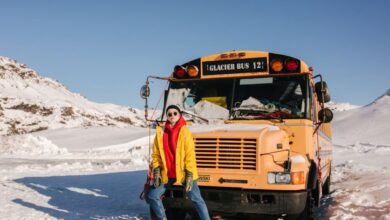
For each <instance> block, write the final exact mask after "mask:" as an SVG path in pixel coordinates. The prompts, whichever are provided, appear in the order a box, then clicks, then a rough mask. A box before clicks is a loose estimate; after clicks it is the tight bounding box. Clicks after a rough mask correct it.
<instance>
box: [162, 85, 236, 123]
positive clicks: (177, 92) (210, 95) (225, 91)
mask: <svg viewBox="0 0 390 220" xmlns="http://www.w3.org/2000/svg"><path fill="white" fill-rule="evenodd" d="M232 87H233V79H218V80H202V81H192V82H172V83H171V84H170V88H169V91H168V98H167V104H166V106H169V105H171V104H175V105H178V106H180V107H181V108H182V109H183V110H184V111H186V112H189V113H192V114H195V115H198V116H200V117H203V118H206V119H228V118H229V108H230V103H231V97H232Z"/></svg>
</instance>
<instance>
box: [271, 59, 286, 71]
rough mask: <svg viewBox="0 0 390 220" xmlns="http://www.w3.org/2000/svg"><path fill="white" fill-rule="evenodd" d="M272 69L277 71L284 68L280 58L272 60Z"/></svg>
mask: <svg viewBox="0 0 390 220" xmlns="http://www.w3.org/2000/svg"><path fill="white" fill-rule="evenodd" d="M271 69H272V70H273V71H275V72H280V71H282V69H283V63H282V61H281V60H279V59H275V60H272V61H271Z"/></svg>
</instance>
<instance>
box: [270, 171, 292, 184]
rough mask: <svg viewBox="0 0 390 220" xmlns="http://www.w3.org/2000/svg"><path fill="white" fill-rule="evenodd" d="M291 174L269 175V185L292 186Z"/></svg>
mask: <svg viewBox="0 0 390 220" xmlns="http://www.w3.org/2000/svg"><path fill="white" fill-rule="evenodd" d="M290 182H291V174H290V173H268V184H290Z"/></svg>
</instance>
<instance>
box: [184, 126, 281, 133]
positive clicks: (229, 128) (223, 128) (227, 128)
mask: <svg viewBox="0 0 390 220" xmlns="http://www.w3.org/2000/svg"><path fill="white" fill-rule="evenodd" d="M188 128H189V129H190V131H191V132H193V133H197V132H211V131H240V130H253V131H255V130H262V129H264V128H268V130H269V131H278V130H280V128H279V127H278V126H274V125H267V124H219V125H191V126H188Z"/></svg>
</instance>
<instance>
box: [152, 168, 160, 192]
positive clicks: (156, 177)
mask: <svg viewBox="0 0 390 220" xmlns="http://www.w3.org/2000/svg"><path fill="white" fill-rule="evenodd" d="M153 185H154V187H155V188H157V187H159V186H160V185H161V170H160V167H156V168H154V169H153Z"/></svg>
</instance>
